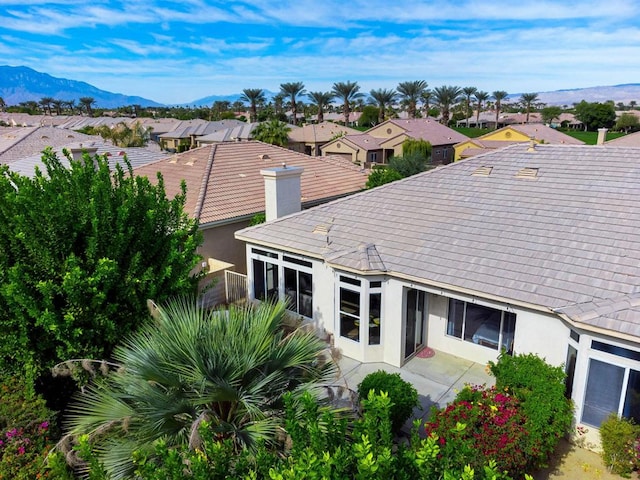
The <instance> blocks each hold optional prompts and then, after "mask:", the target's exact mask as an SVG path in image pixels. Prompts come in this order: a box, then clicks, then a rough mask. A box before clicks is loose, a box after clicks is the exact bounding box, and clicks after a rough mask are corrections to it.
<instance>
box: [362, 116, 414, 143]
mask: <svg viewBox="0 0 640 480" xmlns="http://www.w3.org/2000/svg"><path fill="white" fill-rule="evenodd" d="M404 131H405V130H404V129H403V128H400V127H399V126H398V125H396V124H394V123H391V122H389V121H387V122H382V123H381V124H380V125H376V126H375V127H373V128H371V129H370V130H367V133H368V134H369V135H371V136H372V137H376V138H392V137H395V136H397V135H400V134H401V133H404ZM401 143H402V142H401Z"/></svg>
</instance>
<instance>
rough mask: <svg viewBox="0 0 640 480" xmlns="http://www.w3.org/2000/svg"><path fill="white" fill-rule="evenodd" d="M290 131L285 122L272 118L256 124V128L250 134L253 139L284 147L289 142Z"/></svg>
mask: <svg viewBox="0 0 640 480" xmlns="http://www.w3.org/2000/svg"><path fill="white" fill-rule="evenodd" d="M290 131H291V128H289V126H288V125H287V124H286V123H284V122H281V121H280V120H278V119H277V118H274V119H273V120H269V121H268V122H262V123H260V124H259V125H256V128H254V129H253V131H252V132H251V136H252V137H253V139H254V140H259V141H261V142H264V143H270V144H271V145H278V146H279V147H286V146H287V145H288V144H289V132H290Z"/></svg>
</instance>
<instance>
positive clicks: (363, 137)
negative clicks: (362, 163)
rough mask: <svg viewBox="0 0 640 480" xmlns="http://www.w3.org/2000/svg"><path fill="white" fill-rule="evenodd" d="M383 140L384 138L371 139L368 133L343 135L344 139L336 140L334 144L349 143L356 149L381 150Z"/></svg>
mask: <svg viewBox="0 0 640 480" xmlns="http://www.w3.org/2000/svg"><path fill="white" fill-rule="evenodd" d="M385 140H386V138H377V137H373V136H371V135H369V134H368V133H359V134H357V135H345V136H344V137H341V138H338V139H336V142H339V141H342V142H345V143H351V144H352V145H353V146H355V147H356V148H361V149H363V150H380V149H381V148H382V142H384V141H385Z"/></svg>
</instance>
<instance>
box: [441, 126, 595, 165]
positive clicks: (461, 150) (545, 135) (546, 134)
mask: <svg viewBox="0 0 640 480" xmlns="http://www.w3.org/2000/svg"><path fill="white" fill-rule="evenodd" d="M530 141H534V142H536V143H547V144H552V145H584V142H583V141H582V140H578V139H576V138H573V137H571V136H569V135H566V134H564V133H562V132H559V131H558V130H556V129H555V128H551V127H547V126H546V125H543V124H540V123H528V124H527V123H525V124H522V125H509V126H507V127H503V128H500V129H498V130H495V131H493V132H489V133H487V134H485V135H482V136H480V137H477V138H470V139H467V140H465V141H463V142H460V143H457V144H456V145H455V146H454V149H455V159H456V161H457V160H461V159H463V158H469V157H473V156H475V155H478V154H480V153H486V152H488V151H491V150H495V149H497V148H502V147H506V146H508V145H512V144H514V143H524V142H530Z"/></svg>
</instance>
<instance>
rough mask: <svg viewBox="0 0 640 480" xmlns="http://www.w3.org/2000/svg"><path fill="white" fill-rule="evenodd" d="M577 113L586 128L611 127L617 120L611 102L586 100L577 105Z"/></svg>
mask: <svg viewBox="0 0 640 480" xmlns="http://www.w3.org/2000/svg"><path fill="white" fill-rule="evenodd" d="M575 115H576V118H577V119H578V120H580V121H581V122H582V123H583V124H584V129H585V131H586V130H592V131H593V130H597V129H599V128H611V127H612V126H613V125H614V124H615V122H616V111H615V109H614V107H613V105H612V104H610V103H597V102H593V103H589V102H585V101H584V100H583V101H581V102H580V103H579V104H577V105H576V106H575Z"/></svg>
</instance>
